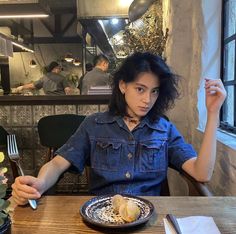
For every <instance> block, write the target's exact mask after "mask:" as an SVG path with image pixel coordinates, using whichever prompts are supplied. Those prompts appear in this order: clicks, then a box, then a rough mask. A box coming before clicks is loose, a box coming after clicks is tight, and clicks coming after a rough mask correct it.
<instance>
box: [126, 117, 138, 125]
mask: <svg viewBox="0 0 236 234" xmlns="http://www.w3.org/2000/svg"><path fill="white" fill-rule="evenodd" d="M124 120H125V121H127V122H129V123H133V124H138V123H139V122H140V121H139V120H138V119H133V118H132V117H127V116H124Z"/></svg>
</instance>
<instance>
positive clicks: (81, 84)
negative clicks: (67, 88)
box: [77, 63, 93, 93]
mask: <svg viewBox="0 0 236 234" xmlns="http://www.w3.org/2000/svg"><path fill="white" fill-rule="evenodd" d="M92 70H93V65H92V64H91V63H86V64H85V74H84V75H82V76H81V77H80V79H79V85H78V87H77V88H78V89H79V90H80V93H81V92H82V86H83V80H84V76H85V75H86V74H87V73H88V72H90V71H92Z"/></svg>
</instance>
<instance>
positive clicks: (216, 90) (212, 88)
mask: <svg viewBox="0 0 236 234" xmlns="http://www.w3.org/2000/svg"><path fill="white" fill-rule="evenodd" d="M205 80H206V83H205V89H206V92H207V94H222V96H226V91H225V88H224V85H223V83H222V81H221V80H220V79H215V80H212V79H207V78H206V79H205Z"/></svg>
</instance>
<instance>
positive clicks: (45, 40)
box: [33, 36, 82, 44]
mask: <svg viewBox="0 0 236 234" xmlns="http://www.w3.org/2000/svg"><path fill="white" fill-rule="evenodd" d="M33 43H35V44H52V43H55V44H56V43H82V39H81V37H80V36H74V37H35V38H34V41H33Z"/></svg>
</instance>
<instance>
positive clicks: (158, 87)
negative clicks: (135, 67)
mask: <svg viewBox="0 0 236 234" xmlns="http://www.w3.org/2000/svg"><path fill="white" fill-rule="evenodd" d="M135 84H136V85H139V86H141V87H144V88H148V87H147V86H146V85H144V84H140V83H135ZM153 89H160V86H157V87H155V88H153Z"/></svg>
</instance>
